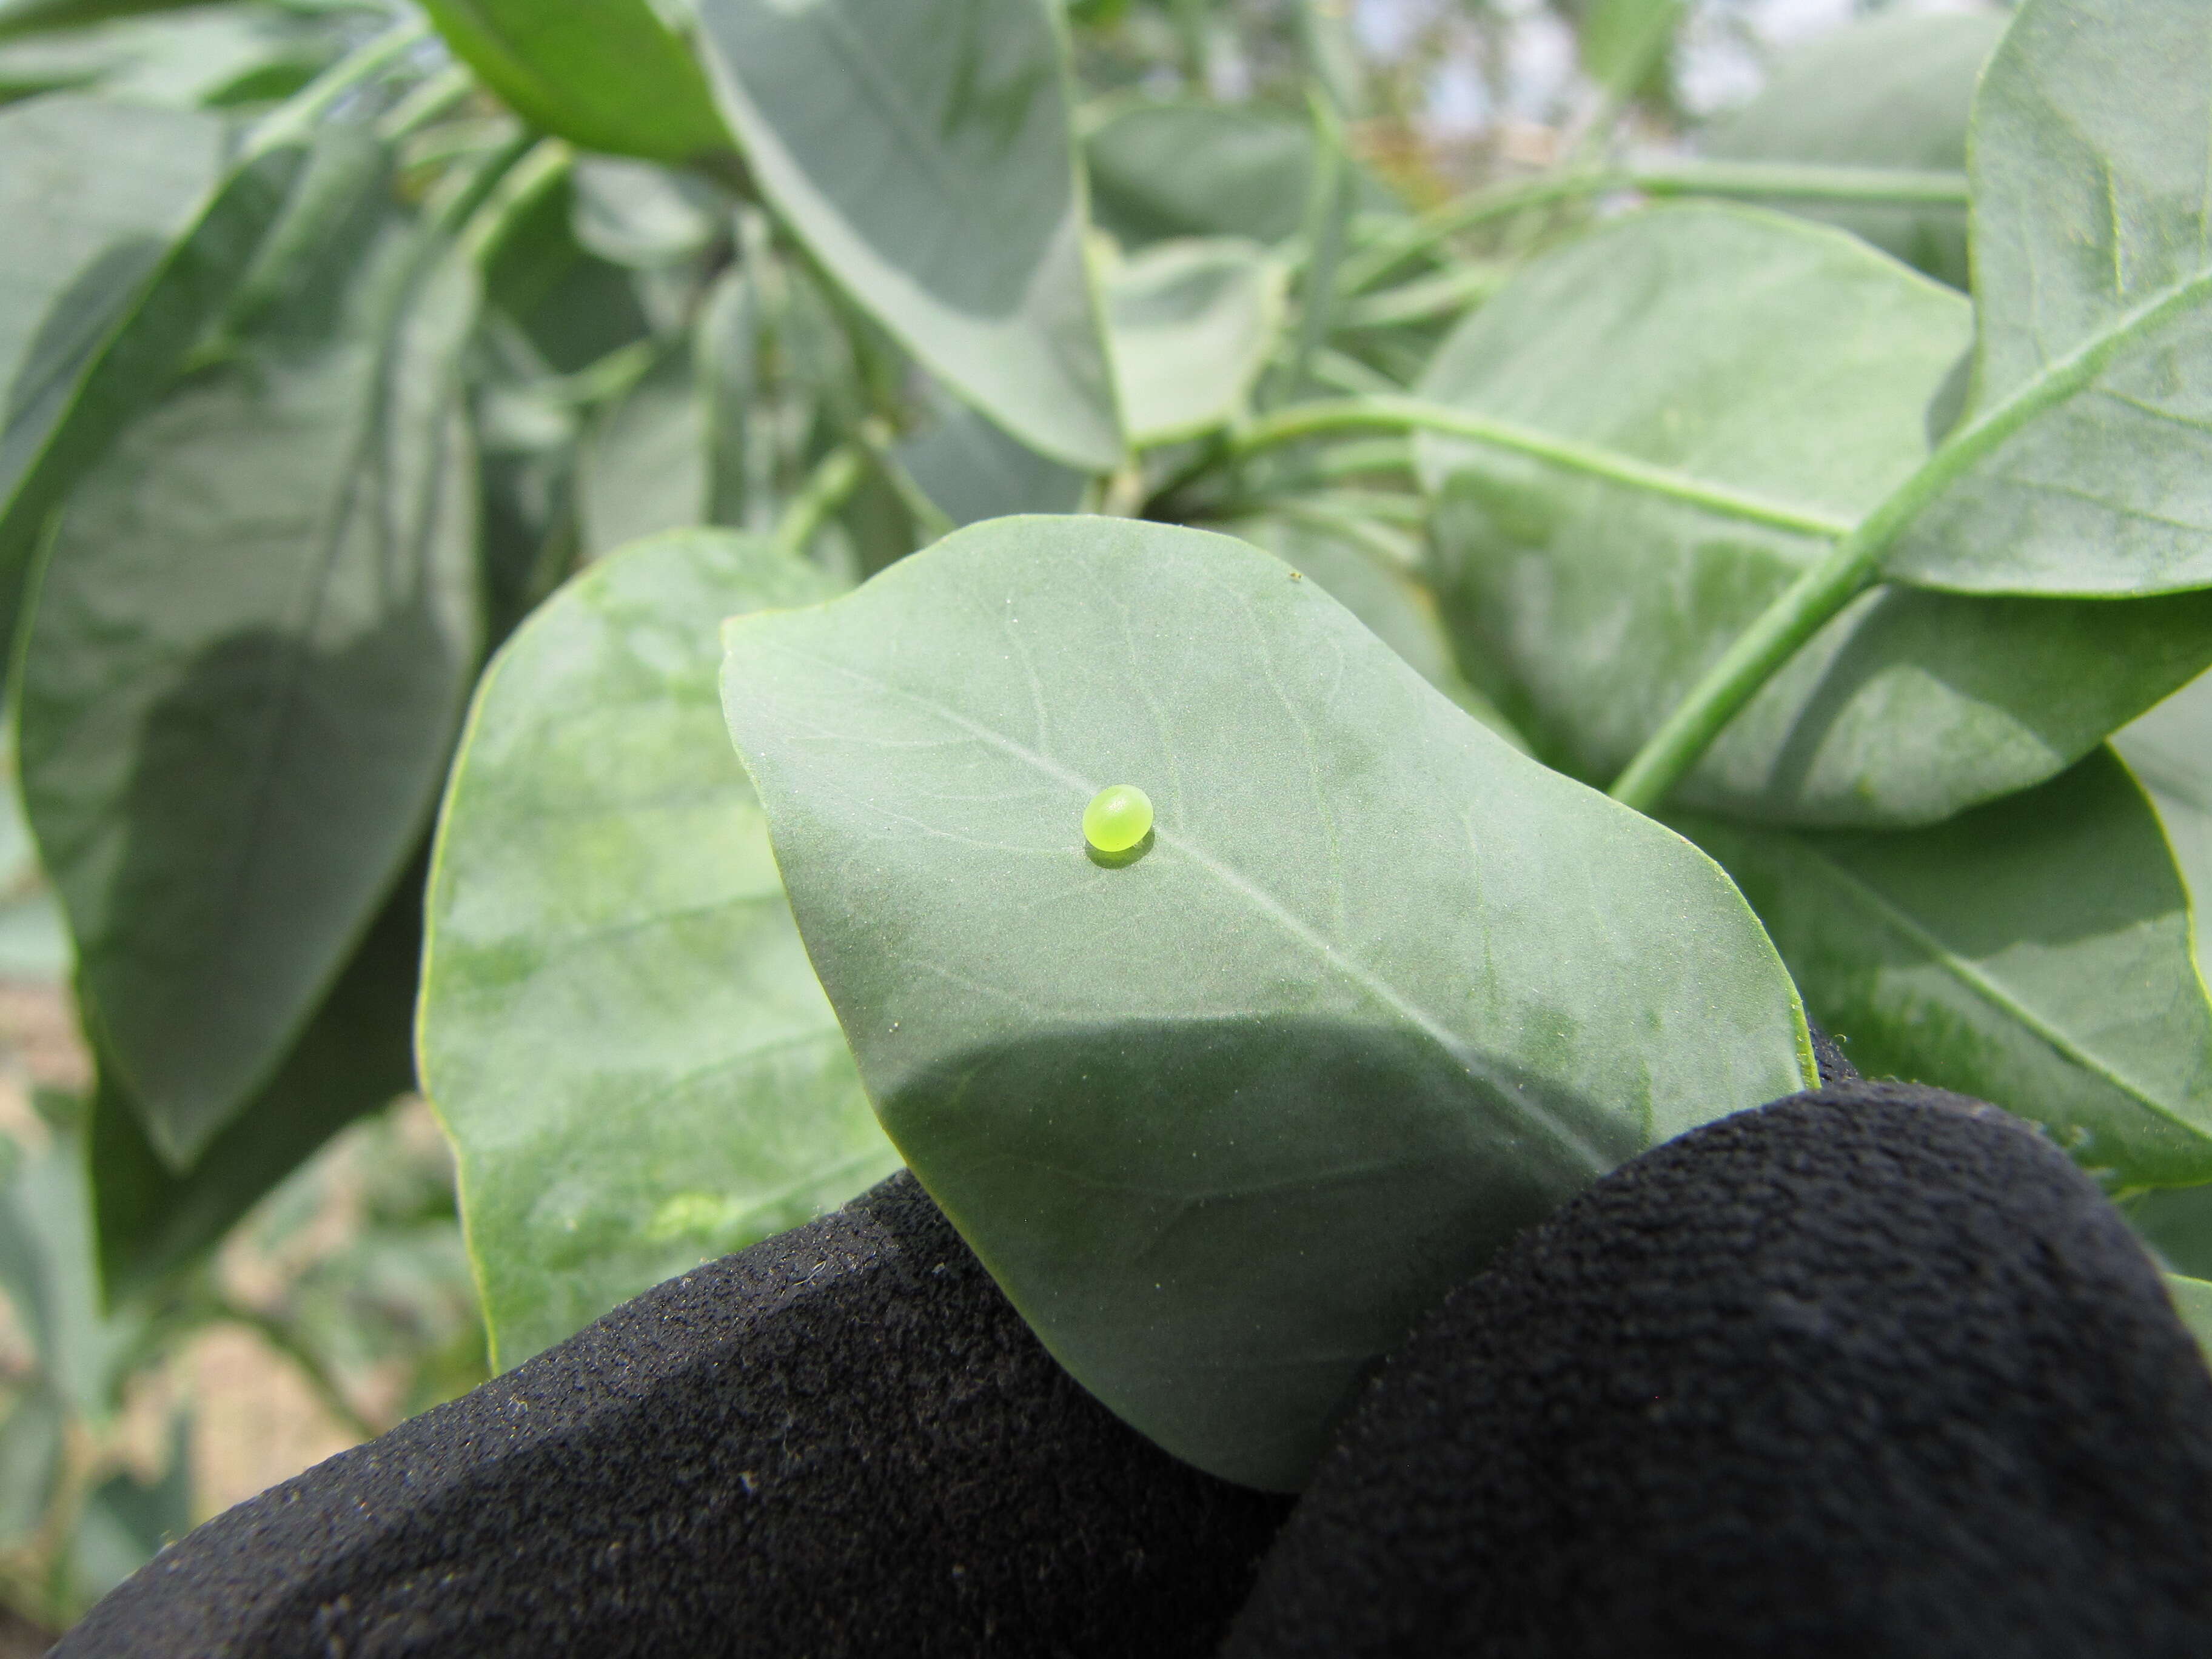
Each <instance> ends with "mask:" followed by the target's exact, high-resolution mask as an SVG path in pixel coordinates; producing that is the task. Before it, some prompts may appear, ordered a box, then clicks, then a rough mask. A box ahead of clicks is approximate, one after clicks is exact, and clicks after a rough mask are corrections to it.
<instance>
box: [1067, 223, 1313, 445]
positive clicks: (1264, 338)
mask: <svg viewBox="0 0 2212 1659" xmlns="http://www.w3.org/2000/svg"><path fill="white" fill-rule="evenodd" d="M1286 282H1287V272H1286V270H1285V268H1284V266H1283V265H1282V264H1280V262H1279V261H1277V260H1274V259H1272V258H1268V257H1267V254H1266V253H1265V252H1262V251H1261V249H1260V247H1259V246H1257V245H1256V244H1255V243H1251V242H1243V241H1235V240H1229V239H1227V238H1212V239H1209V240H1184V241H1172V242H1158V243H1155V244H1154V245H1153V246H1151V247H1148V248H1146V250H1145V251H1144V252H1141V253H1139V254H1137V255H1136V256H1134V257H1133V258H1131V259H1129V260H1128V261H1127V263H1125V264H1122V265H1121V267H1120V268H1119V269H1117V270H1115V271H1114V272H1113V273H1112V274H1111V275H1110V276H1109V277H1108V279H1107V284H1106V315H1107V321H1108V329H1109V335H1110V337H1111V339H1112V342H1113V348H1114V379H1115V384H1116V386H1118V387H1119V388H1120V392H1121V416H1122V420H1123V422H1124V424H1125V425H1126V426H1127V428H1128V432H1129V441H1130V442H1131V443H1133V444H1135V445H1137V446H1139V447H1145V446H1149V445H1152V444H1164V443H1172V442H1174V441H1176V440H1178V439H1182V438H1194V437H1197V436H1199V435H1201V434H1203V433H1206V432H1210V431H1212V430H1213V428H1216V427H1219V426H1224V425H1226V424H1227V423H1228V422H1230V421H1231V420H1233V419H1235V418H1236V417H1237V416H1239V415H1240V414H1242V413H1243V411H1244V410H1245V408H1246V406H1247V404H1249V401H1250V399H1251V395H1252V388H1253V386H1254V385H1255V383H1256V382H1257V381H1258V380H1259V378H1260V373H1261V370H1262V369H1264V368H1267V361H1268V359H1269V358H1270V357H1271V356H1273V354H1274V349H1275V341H1276V337H1277V336H1278V335H1279V333H1280V332H1281V330H1282V325H1283V307H1284V293H1285V286H1286Z"/></svg>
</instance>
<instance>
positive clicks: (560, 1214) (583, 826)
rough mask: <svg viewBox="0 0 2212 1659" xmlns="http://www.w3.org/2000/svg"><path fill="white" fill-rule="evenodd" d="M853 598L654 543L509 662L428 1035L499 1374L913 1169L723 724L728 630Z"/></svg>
mask: <svg viewBox="0 0 2212 1659" xmlns="http://www.w3.org/2000/svg"><path fill="white" fill-rule="evenodd" d="M835 591H836V589H835V587H834V586H833V585H832V584H831V582H830V581H829V579H828V578H827V577H825V576H823V574H821V573H820V572H819V571H817V570H816V569H814V568H811V567H810V566H807V565H804V564H801V563H799V562H798V561H796V560H793V559H791V558H789V557H787V556H781V555H778V554H775V553H774V552H772V551H770V550H769V549H768V547H767V545H766V544H765V543H764V542H763V541H762V540H760V539H758V538H744V537H740V536H736V535H732V534H730V533H727V532H711V531H702V532H678V533H676V534H672V535H669V536H665V537H661V538H657V539H655V540H653V541H650V542H646V543H642V544H639V545H637V546H635V547H633V548H630V549H629V550H625V551H623V552H620V553H617V554H616V555H614V556H612V557H611V558H609V559H607V560H605V561H604V562H601V563H599V564H598V565H595V566H594V567H592V569H591V570H589V571H587V572H586V573H585V574H583V575H581V576H579V577H577V578H576V579H575V580H573V581H571V582H570V583H569V584H568V586H567V587H565V588H563V589H562V592H560V593H559V594H557V595H556V597H555V598H554V599H552V600H551V601H550V602H549V603H548V604H547V605H544V607H543V608H542V609H540V610H539V611H538V613H537V614H536V615H535V616H533V617H532V618H531V619H530V621H529V622H528V623H525V624H524V626H523V627H522V628H521V629H520V630H519V631H518V632H517V633H516V635H515V636H514V637H513V640H511V641H509V642H508V643H507V647H505V648H504V649H503V650H502V651H501V653H500V655H499V657H498V658H497V659H496V660H495V662H494V664H493V665H492V667H491V669H490V670H489V672H488V673H487V675H486V677H485V679H484V684H483V688H482V690H480V691H479V692H478V694H477V707H476V712H475V714H474V715H473V716H472V717H471V721H470V726H469V733H468V737H467V739H466V741H465V744H464V745H463V747H462V750H461V754H460V757H459V760H458V762H457V763H455V767H454V771H453V784H452V787H451V788H450V789H449V791H448V793H447V800H446V808H445V817H444V823H443V826H442V828H441V831H440V838H439V851H438V855H437V866H436V871H435V876H434V878H433V881H432V884H431V889H430V899H429V927H430V943H429V948H428V954H427V957H426V967H425V973H424V977H425V994H424V996H423V1000H422V1027H421V1034H420V1041H421V1049H422V1073H423V1083H424V1086H425V1087H426V1089H427V1090H428V1092H429V1094H430V1096H431V1097H432V1099H433V1100H434V1101H435V1103H436V1104H437V1107H438V1109H439V1111H440V1113H441V1115H443V1117H444V1119H445V1121H446V1125H447V1128H448V1130H449V1131H450V1132H451V1133H452V1134H453V1141H454V1144H455V1146H456V1149H457V1151H458V1154H459V1159H460V1167H461V1194H462V1201H463V1203H464V1205H465V1208H466V1214H467V1221H468V1228H469V1240H470V1244H471V1249H473V1251H474V1252H475V1255H476V1260H477V1272H478V1281H479V1283H480V1285H482V1287H483V1297H484V1308H485V1315H486V1317H487V1318H488V1319H489V1322H490V1326H491V1331H492V1336H493V1340H494V1342H495V1348H496V1352H497V1356H498V1360H499V1363H500V1364H501V1365H513V1364H517V1363H519V1362H520V1361H521V1360H523V1359H526V1358H528V1357H529V1356H530V1355H532V1354H533V1353H535V1352H538V1350H539V1349H541V1348H544V1347H545V1346H548V1345H550V1344H551V1343H554V1342H556V1341H559V1340H561V1339H562V1337H565V1336H567V1335H568V1334H570V1333H571V1332H573V1331H574V1330H576V1329H578V1328H580V1327H582V1326H583V1325H585V1324H587V1323H588V1322H591V1321H592V1320H593V1319H596V1318H597V1317H599V1315H601V1314H603V1313H605V1311H606V1310H608V1309H609V1308H611V1307H613V1306H614V1305H615V1304H617V1303H618V1302H620V1301H622V1300H623V1299H624V1298H625V1297H631V1296H635V1294H637V1293H638V1292H639V1291H642V1290H644V1289H646V1288H647V1286H649V1285H655V1284H658V1283H659V1281H660V1280H662V1279H666V1278H668V1277H669V1276H670V1275H671V1274H673V1273H681V1272H683V1271H684V1270H685V1269H687V1268H689V1267H694V1266H696V1265H697V1263H698V1262H699V1261H700V1260H701V1258H702V1257H705V1256H710V1255H719V1254H720V1253H722V1252H724V1251H727V1250H733V1249H738V1248H740V1247H741V1246H743V1245H745V1244H748V1243H751V1242H752V1241H754V1240H755V1239H757V1238H761V1237H766V1236H767V1235H769V1234H770V1233H774V1232H777V1231H781V1230H782V1229H784V1228H787V1227H791V1226H794V1225H798V1224H799V1223H800V1222H802V1221H805V1219H807V1218H809V1217H811V1216H812V1215H814V1214H815V1213H817V1212H819V1211H821V1210H823V1209H825V1208H828V1207H830V1206H835V1205H836V1204H839V1203H842V1202H843V1201H844V1200H846V1199H847V1198H848V1197H850V1196H851V1195H852V1194H854V1193H855V1192H858V1191H860V1189H861V1188H864V1187H866V1186H867V1185H868V1184H869V1183H870V1182H874V1181H876V1180H878V1179H880V1178H881V1177H882V1176H884V1175H887V1174H889V1173H890V1171H891V1170H895V1169H896V1168H897V1166H898V1158H897V1155H896V1153H895V1152H893V1151H892V1150H891V1149H890V1146H889V1145H888V1144H887V1143H886V1142H885V1141H884V1137H883V1133H882V1132H881V1131H880V1130H879V1129H878V1128H877V1127H876V1125H875V1121H874V1120H873V1119H872V1117H871V1116H870V1115H869V1112H868V1107H867V1101H866V1097H865V1096H863V1095H862V1093H861V1091H860V1080H859V1078H858V1077H857V1075H856V1074H855V1073H854V1066H853V1061H852V1057H851V1055H850V1054H849V1053H848V1051H847V1049H846V1047H845V1041H844V1037H843V1036H842V1034H841V1033H840V1031H839V1030H838V1028H837V1020H836V1015H835V1014H833V1013H832V1012H830V1009H829V1004H828V1003H827V1002H826V1001H825V1000H823V995H822V991H821V987H819V986H818V985H817V983H816V981H815V978H814V974H813V971H812V969H811V968H809V967H808V965H807V961H806V952H805V948H804V947H803V946H802V945H800V943H799V934H798V932H797V930H796V929H795V928H794V927H793V926H792V921H791V912H790V909H789V908H788V907H787V905H786V903H785V902H784V897H783V887H782V884H781V881H779V880H778V878H777V876H776V871H775V860H774V858H773V857H772V855H771V854H770V853H769V845H768V834H767V829H766V826H765V824H764V823H763V820H762V816H761V811H760V808H759V806H758V805H757V803H756V801H755V799H754V797H753V793H752V790H751V788H750V786H749V785H748V784H747V783H746V781H745V777H744V772H743V770H742V769H740V768H739V766H738V762H737V757H735V756H734V755H732V754H731V753H730V750H729V743H728V739H727V738H726V736H725V735H724V734H723V732H722V731H721V726H720V715H719V713H718V710H717V708H716V702H715V693H714V678H715V669H716V663H717V660H718V658H719V655H720V653H719V648H718V646H717V643H716V639H715V630H716V627H717V624H718V623H719V621H720V618H721V617H724V616H726V615H727V614H729V613H730V612H732V611H750V610H754V609H757V608H758V607H761V606H765V605H804V604H806V603H809V602H811V601H813V600H816V599H823V598H825V597H827V596H828V595H829V593H831V592H835Z"/></svg>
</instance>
